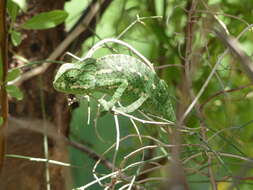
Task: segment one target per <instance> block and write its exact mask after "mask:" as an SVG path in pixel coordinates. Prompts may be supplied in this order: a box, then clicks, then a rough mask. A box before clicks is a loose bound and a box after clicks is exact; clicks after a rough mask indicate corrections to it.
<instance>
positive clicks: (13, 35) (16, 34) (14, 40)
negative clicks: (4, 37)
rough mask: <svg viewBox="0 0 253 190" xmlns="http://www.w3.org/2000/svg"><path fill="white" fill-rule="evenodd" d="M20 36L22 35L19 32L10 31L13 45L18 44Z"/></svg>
mask: <svg viewBox="0 0 253 190" xmlns="http://www.w3.org/2000/svg"><path fill="white" fill-rule="evenodd" d="M21 36H22V35H21V33H20V32H17V31H15V30H13V31H12V32H11V42H12V44H13V45H14V46H18V45H19V44H20V43H21V41H22V39H21Z"/></svg>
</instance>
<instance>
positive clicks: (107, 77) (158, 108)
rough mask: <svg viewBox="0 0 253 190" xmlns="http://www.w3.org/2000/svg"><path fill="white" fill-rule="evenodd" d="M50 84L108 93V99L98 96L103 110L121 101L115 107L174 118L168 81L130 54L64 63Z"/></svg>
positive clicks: (70, 89)
mask: <svg viewBox="0 0 253 190" xmlns="http://www.w3.org/2000/svg"><path fill="white" fill-rule="evenodd" d="M53 85H54V88H55V89H56V90H58V91H60V92H64V93H69V94H75V95H86V94H91V93H93V92H102V93H105V94H107V95H110V96H111V99H110V100H109V101H106V100H104V99H99V100H98V101H99V103H100V104H101V105H102V106H103V107H104V109H105V110H110V109H111V108H112V107H114V106H116V105H117V103H118V102H120V104H121V105H122V106H121V107H118V108H117V109H118V110H121V111H123V112H126V113H129V112H133V111H135V110H137V109H140V110H142V111H143V112H145V113H150V114H154V115H157V116H162V117H164V118H167V119H170V120H175V116H174V111H173V108H172V105H171V102H170V97H169V94H168V87H167V84H166V83H165V82H164V81H163V80H161V79H160V78H159V77H158V76H157V74H156V73H155V72H154V71H153V70H152V69H151V68H149V67H148V66H147V65H145V64H144V63H142V62H141V61H140V60H139V59H137V58H135V57H132V56H129V55H123V54H112V55H107V56H104V57H101V58H99V59H93V58H88V59H86V60H84V61H83V62H78V63H66V64H63V65H62V66H61V67H60V68H59V70H58V72H57V74H56V76H55V79H54V82H53Z"/></svg>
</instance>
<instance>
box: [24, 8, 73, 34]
mask: <svg viewBox="0 0 253 190" xmlns="http://www.w3.org/2000/svg"><path fill="white" fill-rule="evenodd" d="M67 17H68V13H67V12H66V11H63V10H54V11H50V12H44V13H40V14H38V15H35V16H34V17H32V18H31V19H29V20H28V21H26V23H24V24H23V25H22V27H23V28H24V29H33V30H43V29H48V28H53V27H55V26H57V25H59V24H61V23H62V22H64V20H65V19H66V18H67Z"/></svg>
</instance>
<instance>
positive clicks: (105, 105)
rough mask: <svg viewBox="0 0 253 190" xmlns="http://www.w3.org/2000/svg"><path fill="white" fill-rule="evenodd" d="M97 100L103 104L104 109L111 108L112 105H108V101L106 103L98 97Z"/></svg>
mask: <svg viewBox="0 0 253 190" xmlns="http://www.w3.org/2000/svg"><path fill="white" fill-rule="evenodd" d="M98 102H99V103H100V104H101V105H102V106H103V108H104V110H105V111H109V110H111V108H112V106H110V103H108V102H107V101H106V100H104V99H99V100H98Z"/></svg>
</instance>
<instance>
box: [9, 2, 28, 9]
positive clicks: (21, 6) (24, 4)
mask: <svg viewBox="0 0 253 190" xmlns="http://www.w3.org/2000/svg"><path fill="white" fill-rule="evenodd" d="M11 1H12V2H13V3H15V4H16V5H17V6H18V7H19V8H20V9H21V10H23V11H25V10H26V0H11Z"/></svg>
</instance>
